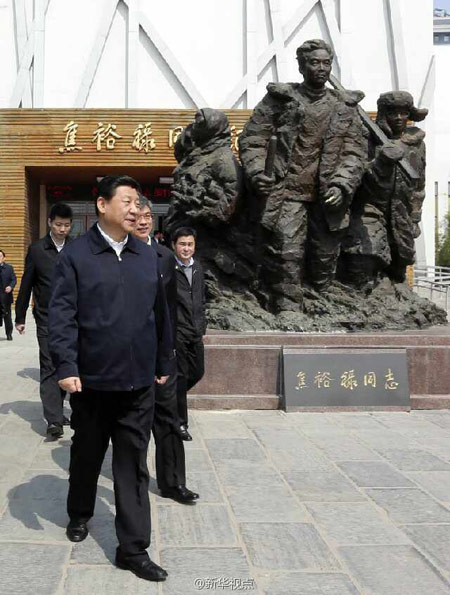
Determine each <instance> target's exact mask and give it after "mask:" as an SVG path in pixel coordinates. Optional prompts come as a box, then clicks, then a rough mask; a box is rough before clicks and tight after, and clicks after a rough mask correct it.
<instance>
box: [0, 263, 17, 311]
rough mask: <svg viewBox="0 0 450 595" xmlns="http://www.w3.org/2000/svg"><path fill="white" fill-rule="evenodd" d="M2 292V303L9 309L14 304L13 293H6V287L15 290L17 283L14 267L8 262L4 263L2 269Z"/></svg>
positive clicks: (0, 285)
mask: <svg viewBox="0 0 450 595" xmlns="http://www.w3.org/2000/svg"><path fill="white" fill-rule="evenodd" d="M0 271H1V272H0V276H1V281H0V290H1V292H2V302H3V304H4V306H5V307H7V308H9V307H10V306H11V304H12V303H13V292H12V291H11V293H5V287H8V286H9V287H11V289H14V287H15V286H16V283H17V279H16V274H15V272H14V269H13V267H12V265H10V264H8V263H7V262H5V263H3V267H0Z"/></svg>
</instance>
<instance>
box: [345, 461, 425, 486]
mask: <svg viewBox="0 0 450 595" xmlns="http://www.w3.org/2000/svg"><path fill="white" fill-rule="evenodd" d="M338 466H339V467H340V468H341V469H342V471H343V472H344V473H345V474H346V475H348V476H349V477H350V479H352V480H353V481H354V482H355V483H356V485H358V486H360V487H363V488H369V487H371V488H378V487H379V488H386V487H396V488H403V487H413V486H414V484H413V483H412V482H411V481H410V480H409V479H407V478H406V477H405V476H404V475H402V474H401V473H399V472H398V471H396V470H395V469H393V468H392V467H391V465H389V464H388V463H385V462H383V461H349V462H344V463H338Z"/></svg>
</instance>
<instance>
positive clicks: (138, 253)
mask: <svg viewBox="0 0 450 595" xmlns="http://www.w3.org/2000/svg"><path fill="white" fill-rule="evenodd" d="M139 191H140V187H139V184H138V183H137V182H136V181H135V180H133V179H132V178H130V177H128V176H107V177H105V178H103V179H102V180H101V181H100V183H99V185H98V198H97V201H96V211H97V216H98V223H95V224H94V225H93V226H92V227H91V229H90V230H89V231H88V232H87V233H86V234H85V235H83V236H81V237H79V238H77V239H76V240H74V241H73V242H72V243H71V244H70V245H69V246H68V247H67V248H66V250H64V252H63V253H62V254H61V257H60V259H59V260H58V263H57V265H56V271H55V283H54V289H53V294H52V298H51V300H50V308H49V337H50V352H51V355H52V357H53V361H54V363H55V367H56V373H57V376H58V379H59V385H60V387H61V388H62V389H63V390H66V391H68V392H70V393H71V397H70V404H71V407H72V417H71V426H72V428H73V430H74V435H73V438H72V447H71V451H70V467H69V474H70V478H69V493H68V497H67V511H68V514H69V518H70V522H69V524H68V526H67V531H66V534H67V537H68V539H69V540H70V541H74V542H79V541H82V540H83V539H85V538H86V536H87V535H88V527H87V522H88V521H89V519H90V518H91V517H92V516H93V514H94V506H95V497H96V490H97V481H98V476H99V474H100V471H101V467H102V463H103V459H104V456H105V453H106V451H107V449H108V445H109V442H110V440H111V442H112V449H113V452H112V465H113V475H114V494H115V504H116V533H117V538H118V541H119V547H118V548H117V551H116V559H115V563H116V566H117V567H119V568H122V569H124V570H131V571H132V572H134V573H135V574H136V575H137V576H139V577H141V578H144V579H146V580H151V581H160V580H164V579H165V578H166V576H167V573H166V571H165V570H163V569H162V568H160V567H159V566H158V565H157V564H155V563H154V562H152V561H151V560H150V558H149V556H148V553H147V548H148V547H149V545H150V528H151V526H150V502H149V496H148V484H149V474H148V469H147V449H148V442H149V439H150V432H151V428H152V424H153V412H154V404H155V400H154V383H155V375H156V381H157V382H160V383H162V384H163V383H164V382H166V380H167V375H168V373H169V369H170V359H171V358H172V357H173V345H172V337H171V333H172V330H171V326H170V319H169V312H168V308H167V302H166V298H165V292H164V287H163V283H162V279H161V275H160V272H159V269H158V257H157V255H156V253H155V252H154V250H152V249H151V248H150V246H146V245H145V244H144V243H143V242H140V241H138V240H136V239H135V238H134V237H133V236H132V235H131V232H132V231H133V230H134V226H135V223H136V215H137V212H138V208H139V196H138V192H139Z"/></svg>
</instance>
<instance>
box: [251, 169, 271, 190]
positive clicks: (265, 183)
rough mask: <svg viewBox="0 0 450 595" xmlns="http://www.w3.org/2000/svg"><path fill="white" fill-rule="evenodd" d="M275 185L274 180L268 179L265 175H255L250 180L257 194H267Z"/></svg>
mask: <svg viewBox="0 0 450 595" xmlns="http://www.w3.org/2000/svg"><path fill="white" fill-rule="evenodd" d="M274 183H275V178H269V177H268V176H266V175H265V174H257V175H256V176H254V178H253V180H252V184H253V186H254V187H255V188H256V190H257V191H258V192H259V194H268V193H269V192H270V191H271V190H272V188H273V185H274Z"/></svg>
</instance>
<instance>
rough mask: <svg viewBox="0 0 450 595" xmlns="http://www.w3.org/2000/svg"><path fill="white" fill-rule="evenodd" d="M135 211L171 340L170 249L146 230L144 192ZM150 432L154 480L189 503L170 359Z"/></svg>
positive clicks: (149, 221) (148, 215)
mask: <svg viewBox="0 0 450 595" xmlns="http://www.w3.org/2000/svg"><path fill="white" fill-rule="evenodd" d="M139 207H140V209H139V213H138V215H137V219H136V227H135V229H134V232H133V235H134V236H135V237H136V238H138V239H139V240H141V241H142V242H145V243H146V244H148V245H149V246H151V247H152V248H153V249H154V250H155V251H156V254H157V255H158V262H159V264H160V271H161V275H162V280H163V284H164V289H165V291H166V297H167V305H168V307H169V312H170V320H171V323H172V339H173V344H174V345H175V343H176V330H177V280H176V269H175V265H176V260H175V256H174V254H173V252H172V251H171V250H169V249H168V248H166V247H165V246H162V245H161V244H158V243H156V242H155V241H154V240H153V238H151V236H150V234H151V231H152V228H153V217H152V205H151V203H150V201H149V200H148V199H147V198H145V196H142V195H140V197H139ZM153 436H154V438H155V447H156V453H155V458H156V480H157V482H158V488H159V490H160V492H161V496H163V498H172V499H173V500H176V501H177V502H181V503H182V504H192V503H195V502H196V500H198V498H199V495H198V494H196V493H195V492H192V491H191V490H189V489H188V488H187V487H186V461H185V454H184V445H183V440H182V438H181V435H180V420H179V417H178V407H177V362H176V358H174V359H173V360H172V362H171V370H170V375H169V378H168V380H167V382H166V383H165V384H158V383H156V385H155V417H154V420H153Z"/></svg>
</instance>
